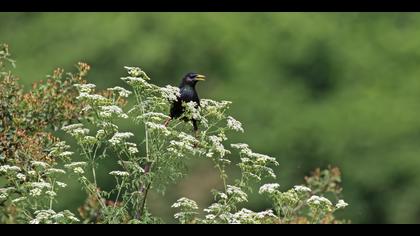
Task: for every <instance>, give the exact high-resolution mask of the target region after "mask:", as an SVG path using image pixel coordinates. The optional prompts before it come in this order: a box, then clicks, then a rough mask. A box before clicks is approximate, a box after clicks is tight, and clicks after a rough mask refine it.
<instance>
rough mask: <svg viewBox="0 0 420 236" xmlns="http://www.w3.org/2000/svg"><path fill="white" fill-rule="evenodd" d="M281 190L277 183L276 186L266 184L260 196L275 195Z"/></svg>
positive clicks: (262, 187)
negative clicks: (265, 194)
mask: <svg viewBox="0 0 420 236" xmlns="http://www.w3.org/2000/svg"><path fill="white" fill-rule="evenodd" d="M279 188H280V185H279V184H277V183H274V184H264V185H263V186H261V187H260V190H259V191H258V192H259V193H260V194H263V193H267V194H275V193H278V192H279V191H278V189H279Z"/></svg>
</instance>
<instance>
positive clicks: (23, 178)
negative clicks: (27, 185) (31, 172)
mask: <svg viewBox="0 0 420 236" xmlns="http://www.w3.org/2000/svg"><path fill="white" fill-rule="evenodd" d="M16 178H17V179H19V180H21V181H25V180H26V175H24V174H22V173H18V174H17V175H16Z"/></svg>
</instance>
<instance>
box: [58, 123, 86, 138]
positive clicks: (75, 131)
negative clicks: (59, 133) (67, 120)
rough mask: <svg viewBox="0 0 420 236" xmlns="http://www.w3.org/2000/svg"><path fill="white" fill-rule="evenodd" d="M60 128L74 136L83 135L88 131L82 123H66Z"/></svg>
mask: <svg viewBox="0 0 420 236" xmlns="http://www.w3.org/2000/svg"><path fill="white" fill-rule="evenodd" d="M61 129H62V130H63V131H65V132H67V133H68V134H70V135H72V136H75V137H81V136H85V135H87V134H88V133H89V129H86V128H83V124H72V125H67V126H63V127H62V128H61Z"/></svg>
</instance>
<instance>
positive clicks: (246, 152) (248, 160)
mask: <svg viewBox="0 0 420 236" xmlns="http://www.w3.org/2000/svg"><path fill="white" fill-rule="evenodd" d="M231 147H233V148H235V149H238V150H239V154H240V155H241V163H240V164H239V166H240V167H241V168H242V169H243V170H245V169H247V170H252V171H248V172H249V173H248V174H249V175H251V176H253V177H255V178H257V179H258V180H259V179H260V176H261V175H268V176H271V177H272V178H276V175H275V174H274V171H273V170H272V169H271V168H270V167H268V165H269V164H274V165H278V164H279V163H278V162H277V161H276V159H275V158H274V157H270V156H267V155H264V154H260V153H255V152H253V151H252V150H251V149H250V148H249V146H248V145H247V144H243V143H238V144H231Z"/></svg>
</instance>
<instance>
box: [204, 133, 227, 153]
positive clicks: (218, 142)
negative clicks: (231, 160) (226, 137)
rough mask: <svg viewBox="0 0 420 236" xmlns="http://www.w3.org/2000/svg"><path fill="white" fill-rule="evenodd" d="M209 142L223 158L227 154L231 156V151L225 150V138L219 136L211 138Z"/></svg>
mask: <svg viewBox="0 0 420 236" xmlns="http://www.w3.org/2000/svg"><path fill="white" fill-rule="evenodd" d="M208 138H209V140H210V141H211V143H212V147H213V149H214V150H215V151H216V152H218V153H219V154H220V156H221V157H224V156H225V155H226V154H230V151H229V150H227V149H225V147H224V146H223V144H222V141H223V138H222V137H219V136H214V135H212V136H209V137H208Z"/></svg>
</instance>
